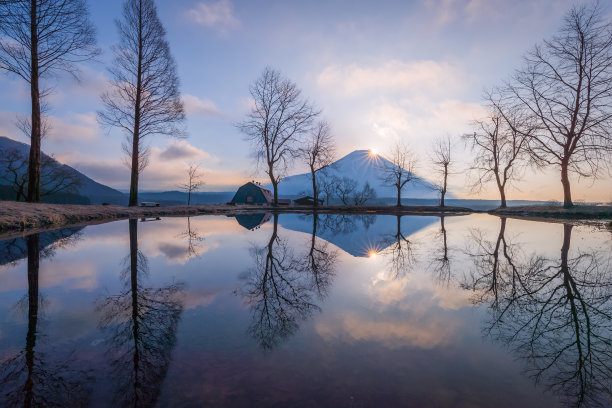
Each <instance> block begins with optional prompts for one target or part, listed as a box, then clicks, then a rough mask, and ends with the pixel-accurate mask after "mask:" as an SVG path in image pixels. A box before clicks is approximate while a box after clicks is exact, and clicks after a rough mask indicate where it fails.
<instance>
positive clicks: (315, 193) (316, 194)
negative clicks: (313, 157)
mask: <svg viewBox="0 0 612 408" xmlns="http://www.w3.org/2000/svg"><path fill="white" fill-rule="evenodd" d="M310 170H311V173H312V198H313V199H314V206H315V207H316V206H318V205H319V203H318V202H317V200H318V199H319V192H318V191H317V180H316V178H315V177H316V176H315V174H316V171H314V170H313V169H312V168H311V169H310Z"/></svg>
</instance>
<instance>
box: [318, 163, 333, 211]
mask: <svg viewBox="0 0 612 408" xmlns="http://www.w3.org/2000/svg"><path fill="white" fill-rule="evenodd" d="M328 168H329V167H326V169H328ZM326 169H323V171H322V172H321V176H322V177H320V178H319V182H320V187H321V192H323V193H324V194H325V205H329V200H330V199H332V198H333V197H334V196H335V195H336V179H337V177H333V176H330V175H329V174H325V173H326V171H325V170H326Z"/></svg>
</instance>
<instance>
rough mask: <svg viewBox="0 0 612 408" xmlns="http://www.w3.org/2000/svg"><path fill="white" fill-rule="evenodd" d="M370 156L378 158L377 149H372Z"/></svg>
mask: <svg viewBox="0 0 612 408" xmlns="http://www.w3.org/2000/svg"><path fill="white" fill-rule="evenodd" d="M370 156H372V157H376V156H378V151H377V150H376V149H375V148H371V149H370Z"/></svg>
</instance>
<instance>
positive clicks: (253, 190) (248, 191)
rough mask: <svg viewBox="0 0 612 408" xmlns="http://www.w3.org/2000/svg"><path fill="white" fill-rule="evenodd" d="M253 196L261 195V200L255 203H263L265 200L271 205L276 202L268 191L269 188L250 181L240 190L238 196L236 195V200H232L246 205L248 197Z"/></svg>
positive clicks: (237, 192)
mask: <svg viewBox="0 0 612 408" xmlns="http://www.w3.org/2000/svg"><path fill="white" fill-rule="evenodd" d="M253 194H254V195H255V196H257V195H259V194H260V197H259V199H257V201H255V202H258V203H262V202H263V201H264V200H265V202H266V203H268V204H271V203H272V202H273V201H274V197H273V196H272V193H271V192H270V190H268V189H267V188H263V187H262V186H261V185H260V184H257V183H255V182H252V181H249V182H248V183H246V184H244V185H242V186H240V187H239V188H238V190H237V191H236V194H235V195H234V198H233V199H232V202H234V203H244V202H245V200H246V197H247V196H248V195H251V196H252V195H253Z"/></svg>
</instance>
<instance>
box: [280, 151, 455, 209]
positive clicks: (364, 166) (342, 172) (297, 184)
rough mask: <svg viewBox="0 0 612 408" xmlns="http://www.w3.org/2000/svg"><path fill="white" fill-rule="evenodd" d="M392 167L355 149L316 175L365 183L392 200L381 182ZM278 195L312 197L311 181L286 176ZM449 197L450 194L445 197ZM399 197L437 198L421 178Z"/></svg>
mask: <svg viewBox="0 0 612 408" xmlns="http://www.w3.org/2000/svg"><path fill="white" fill-rule="evenodd" d="M386 166H393V164H392V163H391V162H390V161H389V160H387V159H385V158H384V157H382V156H381V155H378V154H372V153H371V152H370V151H369V150H355V151H353V152H351V153H349V154H347V155H346V156H344V157H343V158H341V159H339V160H337V161H336V162H334V163H333V164H332V165H330V166H328V167H327V168H326V169H325V171H324V173H323V172H322V171H321V172H320V173H317V179H319V177H334V176H336V177H340V178H342V177H348V178H350V179H353V180H355V181H356V182H357V183H358V187H357V188H358V189H361V188H362V187H363V186H364V185H365V184H366V183H368V184H370V187H372V188H373V189H374V190H375V191H376V196H377V198H391V197H395V196H396V195H397V190H396V189H395V187H393V186H391V187H390V186H387V185H385V183H384V182H383V175H384V168H385V167H386ZM278 192H279V194H282V195H287V196H288V195H301V194H304V193H306V194H310V195H311V194H312V180H311V176H310V173H304V174H297V175H294V176H289V177H287V178H285V179H284V180H282V181H281V182H280V183H279V185H278ZM447 197H448V198H452V195H451V194H448V195H447ZM402 198H438V193H437V191H436V190H435V188H434V185H433V184H432V183H430V182H429V181H427V180H425V179H424V178H422V177H419V176H416V177H415V178H414V180H412V181H410V182H409V183H408V184H406V185H405V186H404V188H403V190H402Z"/></svg>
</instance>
